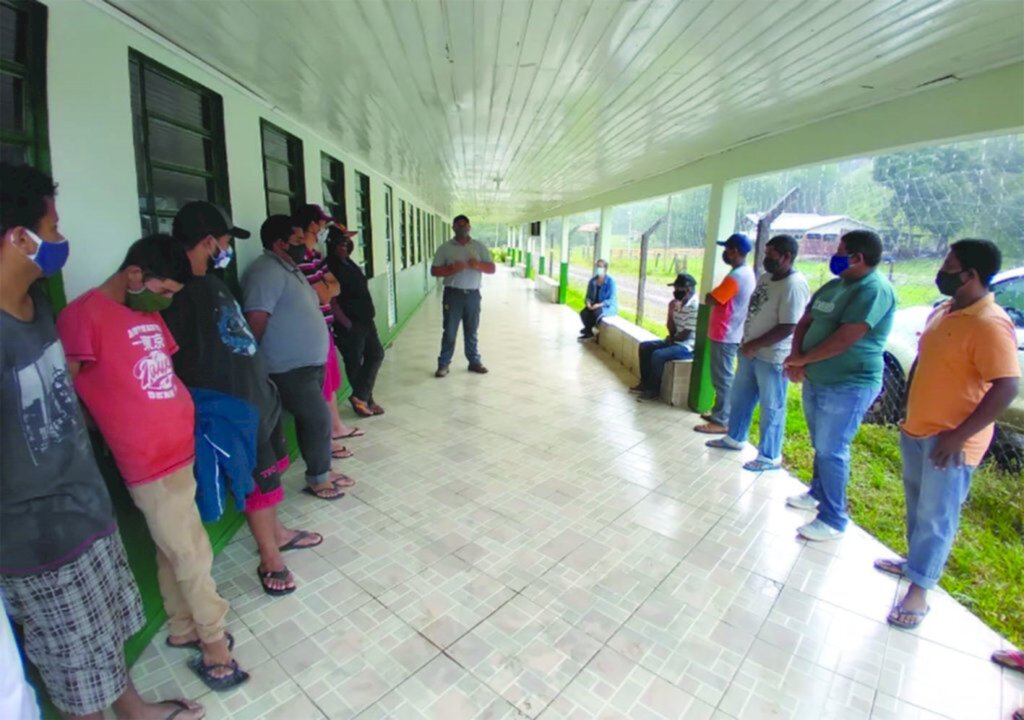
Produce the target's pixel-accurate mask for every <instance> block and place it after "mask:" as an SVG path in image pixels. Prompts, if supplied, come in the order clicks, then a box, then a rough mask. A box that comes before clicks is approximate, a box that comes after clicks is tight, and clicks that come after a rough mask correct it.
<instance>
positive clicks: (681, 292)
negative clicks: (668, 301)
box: [672, 290, 687, 300]
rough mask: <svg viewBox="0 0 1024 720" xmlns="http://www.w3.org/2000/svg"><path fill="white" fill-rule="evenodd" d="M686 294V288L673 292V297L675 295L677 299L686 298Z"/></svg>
mask: <svg viewBox="0 0 1024 720" xmlns="http://www.w3.org/2000/svg"><path fill="white" fill-rule="evenodd" d="M686 296H687V292H686V291H685V290H676V291H675V292H673V293H672V297H674V298H675V299H676V300H685V299H686Z"/></svg>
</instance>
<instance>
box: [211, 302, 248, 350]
mask: <svg viewBox="0 0 1024 720" xmlns="http://www.w3.org/2000/svg"><path fill="white" fill-rule="evenodd" d="M217 300H218V301H219V303H220V304H219V305H218V307H217V331H218V332H219V333H220V341H221V342H222V343H224V345H225V346H227V347H228V348H229V349H230V350H231V352H233V353H235V354H236V355H245V356H247V357H252V356H253V355H255V354H256V337H255V336H254V335H253V334H252V330H250V329H249V323H247V322H246V321H245V316H244V315H242V308H240V307H238V303H237V302H235V299H234V298H232V297H224V296H223V295H221V294H218V297H217Z"/></svg>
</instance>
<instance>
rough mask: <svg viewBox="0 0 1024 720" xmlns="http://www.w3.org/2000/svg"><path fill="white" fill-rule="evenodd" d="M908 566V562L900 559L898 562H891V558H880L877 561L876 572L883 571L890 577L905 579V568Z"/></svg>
mask: <svg viewBox="0 0 1024 720" xmlns="http://www.w3.org/2000/svg"><path fill="white" fill-rule="evenodd" d="M906 564H907V561H906V560H904V559H902V558H900V559H898V560H890V559H889V558H880V559H878V560H875V570H881V571H882V572H884V573H886V574H888V575H895V576H896V577H903V566H904V565H906Z"/></svg>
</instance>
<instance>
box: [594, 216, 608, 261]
mask: <svg viewBox="0 0 1024 720" xmlns="http://www.w3.org/2000/svg"><path fill="white" fill-rule="evenodd" d="M611 237H612V209H611V208H610V207H603V208H601V228H600V230H599V231H598V233H597V235H595V236H594V265H597V261H598V260H602V259H604V260H608V261H609V262H611V261H610V260H609V258H608V251H609V250H611Z"/></svg>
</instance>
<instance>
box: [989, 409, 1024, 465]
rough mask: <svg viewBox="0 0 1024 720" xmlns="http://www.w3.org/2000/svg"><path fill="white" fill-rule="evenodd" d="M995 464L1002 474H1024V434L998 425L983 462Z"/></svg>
mask: <svg viewBox="0 0 1024 720" xmlns="http://www.w3.org/2000/svg"><path fill="white" fill-rule="evenodd" d="M986 461H987V462H992V463H995V465H996V467H997V468H999V470H1001V471H1002V472H1005V473H1013V474H1016V475H1019V474H1020V473H1022V472H1024V433H1022V432H1020V431H1019V430H1017V429H1016V428H1012V427H1007V426H1006V425H1001V424H999V423H998V422H997V423H996V428H995V434H994V435H993V437H992V444H991V445H989V446H988V452H987V453H985V459H984V460H983V461H982V462H986Z"/></svg>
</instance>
